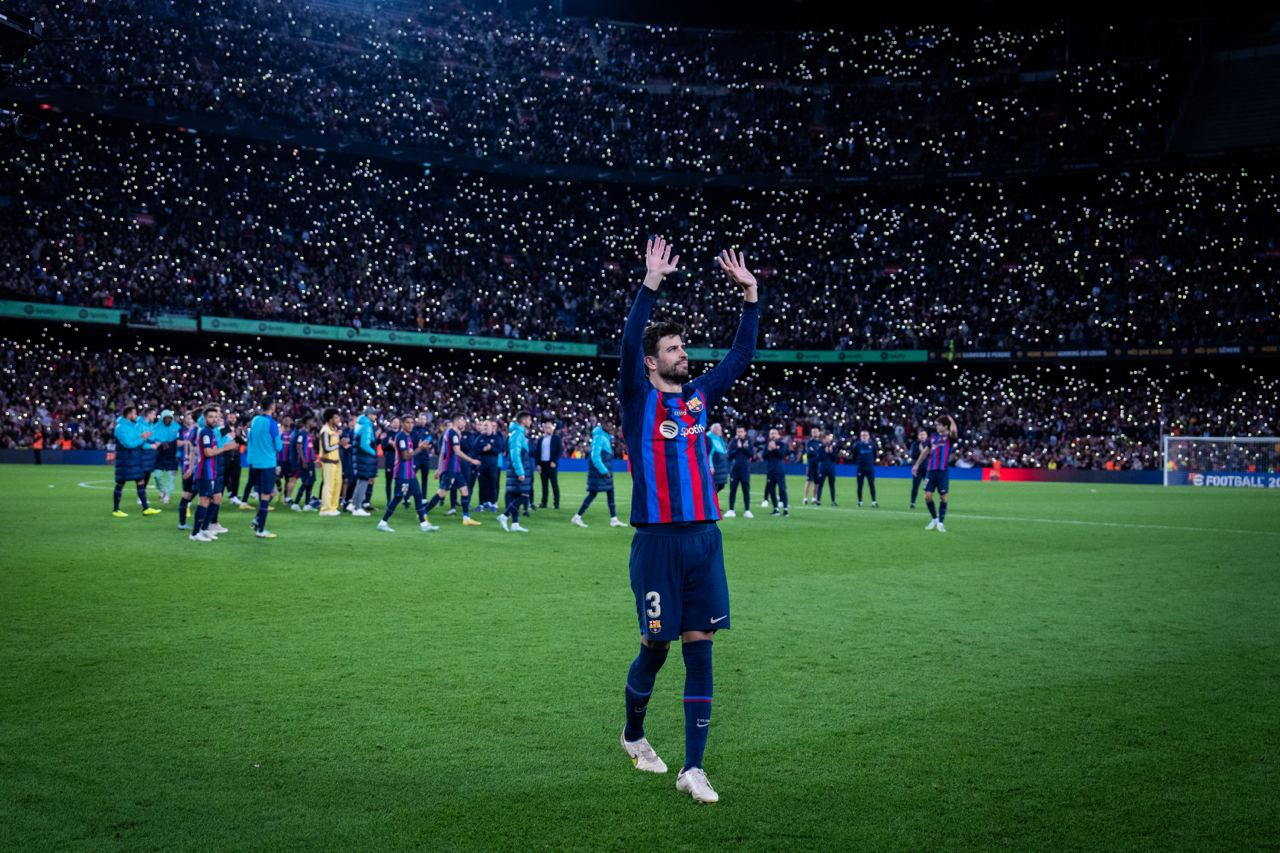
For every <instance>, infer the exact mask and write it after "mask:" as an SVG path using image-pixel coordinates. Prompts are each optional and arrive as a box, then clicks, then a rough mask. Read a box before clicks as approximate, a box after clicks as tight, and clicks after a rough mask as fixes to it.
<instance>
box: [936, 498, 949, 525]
mask: <svg viewBox="0 0 1280 853" xmlns="http://www.w3.org/2000/svg"><path fill="white" fill-rule="evenodd" d="M946 517H947V502H946V501H942V503H941V504H939V505H938V521H942V520H943V519H945V518H946Z"/></svg>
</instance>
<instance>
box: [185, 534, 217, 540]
mask: <svg viewBox="0 0 1280 853" xmlns="http://www.w3.org/2000/svg"><path fill="white" fill-rule="evenodd" d="M187 538H188V539H190V540H191V541H192V542H212V541H213V540H212V539H205V538H204V534H203V533H192V534H191V535H190V536H188V537H187Z"/></svg>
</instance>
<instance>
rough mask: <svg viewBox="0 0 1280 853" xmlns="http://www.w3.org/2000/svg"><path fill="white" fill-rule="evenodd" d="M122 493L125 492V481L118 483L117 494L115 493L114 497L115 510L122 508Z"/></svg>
mask: <svg viewBox="0 0 1280 853" xmlns="http://www.w3.org/2000/svg"><path fill="white" fill-rule="evenodd" d="M122 494H124V483H116V492H115V495H113V498H114V499H115V509H114V510H112V511H113V512H118V511H119V510H120V495H122Z"/></svg>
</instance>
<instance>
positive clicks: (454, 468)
mask: <svg viewBox="0 0 1280 853" xmlns="http://www.w3.org/2000/svg"><path fill="white" fill-rule="evenodd" d="M461 443H462V436H461V435H459V434H458V431H457V430H456V429H454V428H453V427H449V428H448V429H447V430H445V431H444V441H443V442H442V443H441V445H440V470H441V471H445V472H451V473H454V474H456V473H458V472H459V471H461V470H462V460H461V459H460V458H458V445H459V444H461Z"/></svg>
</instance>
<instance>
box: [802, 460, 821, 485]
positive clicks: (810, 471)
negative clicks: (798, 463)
mask: <svg viewBox="0 0 1280 853" xmlns="http://www.w3.org/2000/svg"><path fill="white" fill-rule="evenodd" d="M804 477H805V479H806V480H808V481H809V482H810V483H816V482H818V463H817V462H810V463H809V467H808V468H807V469H806V470H805V474H804Z"/></svg>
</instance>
